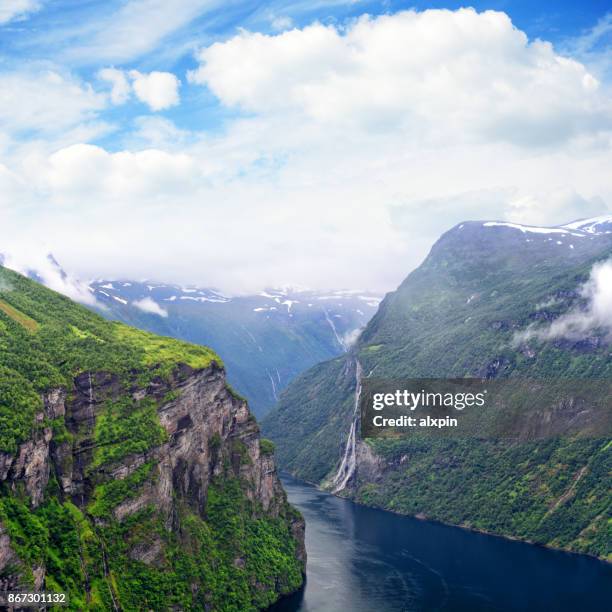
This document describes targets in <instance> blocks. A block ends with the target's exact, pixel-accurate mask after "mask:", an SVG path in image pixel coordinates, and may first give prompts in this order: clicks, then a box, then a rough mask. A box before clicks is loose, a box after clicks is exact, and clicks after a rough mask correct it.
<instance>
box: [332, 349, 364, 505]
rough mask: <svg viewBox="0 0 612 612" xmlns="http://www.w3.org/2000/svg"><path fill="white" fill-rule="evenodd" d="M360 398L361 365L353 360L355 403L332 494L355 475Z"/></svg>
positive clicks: (343, 486) (344, 485)
mask: <svg viewBox="0 0 612 612" xmlns="http://www.w3.org/2000/svg"><path fill="white" fill-rule="evenodd" d="M360 397H361V364H360V363H359V360H358V359H357V358H355V403H354V406H353V420H352V422H351V428H350V429H349V435H348V438H347V439H346V446H345V447H344V455H343V456H342V462H341V463H340V467H339V468H338V471H337V472H336V475H335V476H334V480H333V481H332V485H334V489H333V491H332V493H339V492H340V491H342V490H343V489H344V488H345V487H346V485H347V484H348V481H349V480H350V479H351V478H352V477H353V474H354V473H355V467H356V464H357V444H356V441H357V424H358V422H359V398H360Z"/></svg>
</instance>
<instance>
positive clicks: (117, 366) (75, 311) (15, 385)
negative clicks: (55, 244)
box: [0, 267, 221, 453]
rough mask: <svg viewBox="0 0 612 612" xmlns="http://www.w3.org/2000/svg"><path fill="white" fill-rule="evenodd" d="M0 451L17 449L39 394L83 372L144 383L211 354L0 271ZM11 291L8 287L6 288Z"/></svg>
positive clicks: (200, 364) (204, 361)
mask: <svg viewBox="0 0 612 612" xmlns="http://www.w3.org/2000/svg"><path fill="white" fill-rule="evenodd" d="M0 287H2V288H5V289H0V305H1V306H2V307H0V368H1V370H0V451H5V452H9V453H13V452H15V450H16V449H17V446H18V444H19V443H20V442H22V441H23V440H25V439H26V438H27V436H28V434H29V432H30V429H31V426H32V422H33V418H34V414H35V412H36V411H37V410H38V409H40V407H41V405H42V404H41V399H40V393H41V392H43V391H46V390H48V389H51V388H54V387H65V388H68V387H70V386H71V385H72V379H73V377H74V376H75V375H76V374H78V373H80V372H108V373H113V374H118V375H119V376H120V377H121V378H122V379H123V380H126V381H127V380H129V379H131V378H133V377H134V373H135V372H138V373H139V377H140V378H139V382H140V383H141V384H142V383H144V382H146V379H147V378H153V377H155V376H162V377H164V376H167V375H168V374H169V373H171V371H172V370H173V369H174V368H175V367H176V365H177V364H178V363H184V364H186V365H188V366H190V367H192V368H194V369H199V368H205V367H207V366H208V365H210V363H211V362H212V361H216V362H217V363H219V364H220V363H221V360H220V359H219V357H218V356H217V355H215V353H214V352H213V351H211V350H210V349H208V348H206V347H202V346H196V345H193V344H189V343H187V342H182V341H180V340H174V339H172V338H162V337H159V336H155V335H154V334H150V333H147V332H143V331H139V330H136V329H132V328H130V327H128V326H126V325H123V324H122V323H116V322H109V321H106V320H104V319H103V318H102V317H100V316H98V315H96V314H94V313H92V312H91V311H90V310H88V309H87V308H84V307H82V306H78V305H77V304H75V303H74V302H72V301H70V300H69V299H68V298H65V297H63V296H61V295H59V294H57V293H55V292H53V291H49V290H48V289H45V288H44V287H41V286H40V285H38V284H37V283H35V282H33V281H31V280H29V279H27V278H24V277H23V276H20V275H19V274H15V273H13V272H11V271H9V270H6V269H5V268H2V267H0ZM6 288H8V289H6Z"/></svg>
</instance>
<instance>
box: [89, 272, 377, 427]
mask: <svg viewBox="0 0 612 612" xmlns="http://www.w3.org/2000/svg"><path fill="white" fill-rule="evenodd" d="M89 290H90V291H91V293H92V295H93V296H94V297H95V299H96V306H94V307H95V308H96V309H97V310H98V312H100V314H102V316H104V317H106V318H109V319H115V320H119V321H123V322H125V323H128V324H130V325H134V326H135V327H139V328H141V329H146V330H149V331H152V332H155V333H158V334H162V335H164V336H172V337H174V338H180V339H182V340H187V341H189V342H194V343H196V344H202V345H205V346H211V347H213V348H214V349H215V351H216V352H217V353H219V355H220V356H221V358H222V359H223V361H224V363H225V364H226V368H227V372H228V380H229V382H230V383H231V384H232V385H233V386H234V388H235V389H236V390H237V391H238V392H239V393H241V394H242V395H244V397H246V398H247V399H248V401H249V405H250V406H251V409H252V410H253V412H254V413H255V414H256V415H257V416H262V415H263V414H265V412H266V411H267V410H268V409H269V408H271V407H272V406H273V405H274V404H275V403H276V402H277V401H278V396H279V394H280V393H281V391H282V390H283V389H284V388H285V387H286V386H287V385H288V384H289V382H290V381H291V380H293V378H295V376H297V375H298V374H299V373H301V372H303V371H304V370H306V369H307V368H309V367H310V366H312V365H314V364H315V363H318V362H320V361H324V360H326V359H330V358H331V357H335V356H337V355H340V354H342V353H343V352H345V351H346V350H348V348H349V347H350V345H351V343H352V342H353V341H354V339H355V337H356V335H357V334H358V333H359V331H361V329H362V328H363V327H364V326H365V324H366V323H367V322H368V321H369V320H370V318H371V317H372V316H373V315H374V313H375V312H376V309H377V307H378V304H379V302H380V297H379V296H377V295H375V294H372V293H368V292H359V291H329V292H320V291H312V290H306V289H302V290H300V289H292V288H284V289H267V290H265V291H262V292H260V293H258V294H256V295H243V296H225V295H223V294H221V293H219V292H218V291H215V290H212V289H206V288H200V287H195V286H193V287H180V286H177V285H168V284H162V283H154V282H147V281H145V282H136V281H109V280H97V281H94V282H92V283H90V284H89Z"/></svg>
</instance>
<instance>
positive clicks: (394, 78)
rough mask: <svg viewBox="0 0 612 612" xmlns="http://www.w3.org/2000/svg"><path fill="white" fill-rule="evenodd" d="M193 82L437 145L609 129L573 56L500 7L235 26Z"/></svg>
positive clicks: (611, 123)
mask: <svg viewBox="0 0 612 612" xmlns="http://www.w3.org/2000/svg"><path fill="white" fill-rule="evenodd" d="M198 59H199V61H200V62H201V65H200V67H199V68H198V69H197V70H195V71H193V72H191V73H190V79H191V80H192V82H195V83H200V84H203V85H207V86H208V87H209V88H210V90H211V91H212V92H213V93H214V94H215V95H216V96H217V97H218V98H219V99H220V100H221V102H222V103H223V104H225V105H227V106H230V107H236V108H239V109H243V110H245V111H248V112H255V113H259V114H262V115H269V114H271V113H279V112H284V113H290V112H291V113H296V114H298V115H301V116H303V117H305V118H306V119H308V120H314V121H316V122H319V123H323V124H329V125H338V124H341V125H346V126H347V128H348V129H357V128H359V129H370V130H372V131H378V132H380V131H381V130H385V129H387V130H393V131H395V130H400V131H402V132H404V133H405V134H407V135H408V134H409V135H410V137H411V138H422V139H423V140H424V141H426V142H429V141H435V142H440V143H442V144H444V145H448V144H451V143H455V142H458V141H461V142H465V141H468V142H469V141H488V142H491V141H493V142H495V141H501V142H511V143H514V144H518V145H527V146H530V145H535V146H542V145H548V144H554V143H559V142H564V141H567V140H569V139H571V138H573V137H575V136H577V135H579V134H585V133H586V134H597V133H599V132H600V131H609V130H610V129H611V128H612V111H611V110H610V99H609V97H607V95H606V94H602V93H601V92H600V85H599V83H598V81H597V79H596V78H595V77H594V76H593V75H591V74H590V73H589V72H588V70H587V69H586V68H585V67H584V66H583V65H582V64H580V63H578V62H576V61H573V60H571V59H569V58H566V57H561V56H559V55H558V54H556V53H555V51H554V49H553V47H552V46H551V45H550V44H549V43H546V42H542V41H534V42H529V41H528V40H527V37H526V36H525V34H524V33H523V32H521V31H520V30H518V29H516V28H514V27H513V25H512V22H511V21H510V19H509V18H508V17H507V16H506V15H505V14H504V13H499V12H493V11H486V12H484V13H477V12H475V11H474V10H473V9H461V10H458V11H454V12H453V11H447V10H440V11H438V10H431V11H425V12H421V13H419V12H415V11H407V12H403V13H398V14H395V15H384V16H381V17H377V18H370V17H362V18H361V19H359V20H357V21H356V22H355V23H353V24H352V25H349V26H348V27H347V28H345V29H339V28H337V27H334V26H324V25H322V24H313V25H311V26H308V27H306V28H303V29H301V30H300V29H294V30H291V31H287V32H283V33H281V34H278V35H273V36H269V35H264V34H260V33H251V32H241V33H240V34H239V35H237V36H235V37H234V38H232V39H230V40H228V41H226V42H220V43H215V44H213V45H211V46H209V47H206V48H204V49H202V50H201V51H200V52H199V53H198Z"/></svg>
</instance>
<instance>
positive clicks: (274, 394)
mask: <svg viewBox="0 0 612 612" xmlns="http://www.w3.org/2000/svg"><path fill="white" fill-rule="evenodd" d="M266 372H267V373H268V378H269V379H270V384H271V385H272V395H273V396H274V401H275V402H278V395H277V393H276V385H275V384H274V379H273V378H272V374H270V372H269V370H266ZM276 374H278V370H276Z"/></svg>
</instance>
